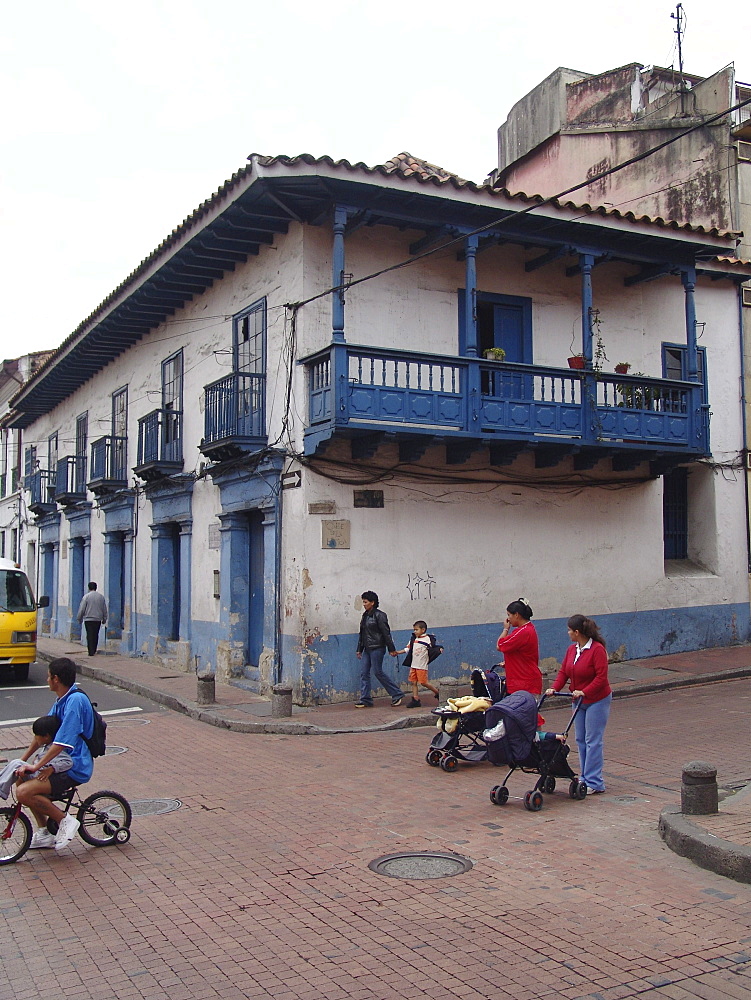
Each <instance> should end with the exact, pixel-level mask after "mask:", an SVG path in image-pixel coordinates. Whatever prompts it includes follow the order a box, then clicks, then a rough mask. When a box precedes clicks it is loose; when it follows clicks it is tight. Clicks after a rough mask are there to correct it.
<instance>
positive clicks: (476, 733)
mask: <svg viewBox="0 0 751 1000" xmlns="http://www.w3.org/2000/svg"><path fill="white" fill-rule="evenodd" d="M498 667H500V664H495V666H493V667H491V668H490V670H473V671H472V673H471V674H470V680H471V683H472V694H473V696H474V697H475V698H489V699H490V700H491V702H496V701H500V700H501V699H502V698H504V697H505V695H506V678H505V677H504V676H501V675H499V674H498V673H496V668H498ZM432 714H433V715H435V716H437V717H438V722H439V723H440V729H439V731H438V732H437V733H436V734H435V736H434V737H433V742H432V743H431V744H430V749H429V750H428V752H427V754H426V756H425V760H426V761H427V762H428V764H430V766H431V767H440V768H441V769H442V770H443V771H447V772H449V773H450V772H452V771H455V770H456V769H457V768H458V767H459V761H460V760H461V761H465V762H466V763H479V762H480V761H484V760H487V759H488V748H487V745H486V743H485V740H484V739H483V738H482V733H483V730H484V729H485V712H465V713H464V714H462V713H461V712H455V711H454V710H453V709H451V708H448V707H444V708H434V709H433V712H432Z"/></svg>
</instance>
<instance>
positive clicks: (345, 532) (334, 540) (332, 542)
mask: <svg viewBox="0 0 751 1000" xmlns="http://www.w3.org/2000/svg"><path fill="white" fill-rule="evenodd" d="M349 528H350V522H349V521H321V548H322V549H348V548H349Z"/></svg>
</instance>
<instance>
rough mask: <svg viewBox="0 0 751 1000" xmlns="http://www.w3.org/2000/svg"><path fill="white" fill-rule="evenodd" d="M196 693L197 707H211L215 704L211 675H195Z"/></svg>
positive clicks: (213, 682)
mask: <svg viewBox="0 0 751 1000" xmlns="http://www.w3.org/2000/svg"><path fill="white" fill-rule="evenodd" d="M196 679H197V681H198V691H197V693H196V702H197V703H198V704H199V705H213V704H215V702H216V686H215V681H214V675H213V674H196Z"/></svg>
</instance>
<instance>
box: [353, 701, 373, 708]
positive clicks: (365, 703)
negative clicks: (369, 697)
mask: <svg viewBox="0 0 751 1000" xmlns="http://www.w3.org/2000/svg"><path fill="white" fill-rule="evenodd" d="M372 707H373V702H372V701H356V702H355V708H372Z"/></svg>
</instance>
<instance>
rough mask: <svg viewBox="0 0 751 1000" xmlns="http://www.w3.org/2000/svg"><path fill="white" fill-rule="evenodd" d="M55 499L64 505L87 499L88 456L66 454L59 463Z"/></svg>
mask: <svg viewBox="0 0 751 1000" xmlns="http://www.w3.org/2000/svg"><path fill="white" fill-rule="evenodd" d="M54 497H55V501H56V502H57V503H59V504H62V505H63V506H64V507H67V506H70V505H72V504H76V503H81V502H83V501H84V500H85V499H86V457H85V456H84V455H66V457H65V458H61V459H60V461H59V462H58V463H57V476H56V479H55V493H54Z"/></svg>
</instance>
